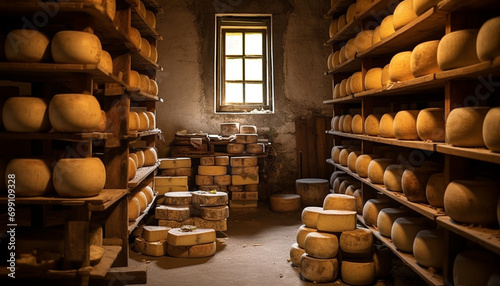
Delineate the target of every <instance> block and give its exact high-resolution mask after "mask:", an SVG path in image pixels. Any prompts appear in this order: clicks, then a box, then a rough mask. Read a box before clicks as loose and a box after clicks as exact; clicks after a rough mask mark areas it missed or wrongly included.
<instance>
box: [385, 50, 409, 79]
mask: <svg viewBox="0 0 500 286" xmlns="http://www.w3.org/2000/svg"><path fill="white" fill-rule="evenodd" d="M410 62H411V51H406V52H400V53H397V54H395V55H394V56H393V57H392V59H391V62H390V64H389V79H390V80H391V81H392V82H398V81H406V80H410V79H413V78H415V77H414V76H413V74H412V72H411V68H410Z"/></svg>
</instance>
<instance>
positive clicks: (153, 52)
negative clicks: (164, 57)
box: [149, 45, 158, 63]
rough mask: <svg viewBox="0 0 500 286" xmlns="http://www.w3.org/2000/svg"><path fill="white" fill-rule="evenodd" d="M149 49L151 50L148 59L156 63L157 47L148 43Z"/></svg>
mask: <svg viewBox="0 0 500 286" xmlns="http://www.w3.org/2000/svg"><path fill="white" fill-rule="evenodd" d="M150 50H151V54H150V55H149V59H150V60H151V61H152V62H154V63H157V62H158V48H157V47H155V46H153V45H150Z"/></svg>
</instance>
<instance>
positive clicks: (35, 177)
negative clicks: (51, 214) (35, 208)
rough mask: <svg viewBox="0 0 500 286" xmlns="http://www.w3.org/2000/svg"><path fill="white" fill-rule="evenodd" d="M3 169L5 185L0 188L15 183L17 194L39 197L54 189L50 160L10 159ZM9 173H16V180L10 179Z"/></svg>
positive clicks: (0, 187)
mask: <svg viewBox="0 0 500 286" xmlns="http://www.w3.org/2000/svg"><path fill="white" fill-rule="evenodd" d="M3 171H5V172H3V173H2V174H1V176H2V177H3V178H2V181H4V182H5V185H3V186H0V189H3V188H4V187H7V186H9V185H11V186H12V185H13V186H14V187H15V195H16V196H19V197H37V196H43V195H47V194H49V193H50V192H51V191H52V190H54V186H53V183H52V168H51V165H50V162H49V160H46V159H21V158H16V159H12V160H10V161H9V163H8V164H7V166H6V167H5V169H4V170H3ZM9 174H14V175H15V178H14V180H10V179H11V178H9V176H8V175H9ZM9 181H10V183H9ZM12 182H14V183H12ZM9 190H11V188H9Z"/></svg>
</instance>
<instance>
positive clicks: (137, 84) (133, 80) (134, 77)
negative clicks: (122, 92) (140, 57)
mask: <svg viewBox="0 0 500 286" xmlns="http://www.w3.org/2000/svg"><path fill="white" fill-rule="evenodd" d="M129 85H130V87H131V88H137V89H140V88H141V75H140V74H139V73H138V72H137V71H134V70H131V71H130V74H129Z"/></svg>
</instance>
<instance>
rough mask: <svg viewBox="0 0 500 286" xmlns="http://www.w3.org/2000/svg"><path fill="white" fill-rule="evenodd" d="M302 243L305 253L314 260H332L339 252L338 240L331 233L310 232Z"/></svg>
mask: <svg viewBox="0 0 500 286" xmlns="http://www.w3.org/2000/svg"><path fill="white" fill-rule="evenodd" d="M304 243H305V245H304V249H305V252H306V253H307V255H309V256H311V257H314V258H322V259H328V258H334V257H336V256H337V253H338V251H339V239H338V238H337V236H336V235H335V234H331V233H326V232H311V233H309V234H308V235H306V238H305V241H304Z"/></svg>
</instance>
